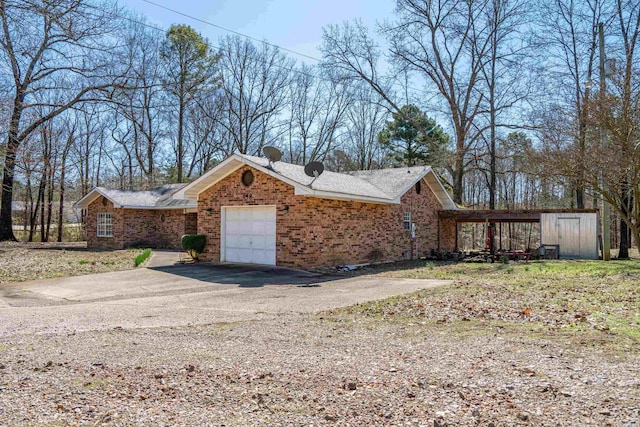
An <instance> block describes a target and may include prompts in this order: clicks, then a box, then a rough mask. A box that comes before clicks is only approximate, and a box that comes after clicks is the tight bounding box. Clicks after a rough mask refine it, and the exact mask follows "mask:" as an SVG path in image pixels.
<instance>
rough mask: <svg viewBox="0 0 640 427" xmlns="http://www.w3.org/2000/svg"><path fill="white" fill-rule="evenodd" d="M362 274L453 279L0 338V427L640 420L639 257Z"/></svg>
mask: <svg viewBox="0 0 640 427" xmlns="http://www.w3.org/2000/svg"><path fill="white" fill-rule="evenodd" d="M365 273H372V274H376V275H378V274H379V275H385V276H387V277H389V276H390V277H413V278H427V277H428V278H438V279H454V280H455V282H454V284H453V285H451V286H448V287H442V288H437V289H430V290H424V291H419V292H417V293H413V294H410V295H406V296H400V297H394V298H390V299H387V300H382V301H374V302H369V303H364V304H360V305H356V306H351V307H347V308H344V309H337V310H332V311H330V312H323V313H316V314H311V315H309V314H305V315H303V314H291V315H284V316H282V315H280V316H268V315H267V314H268V313H266V314H265V316H264V317H265V318H264V320H256V321H249V322H238V323H225V322H222V323H210V324H197V325H192V326H187V327H163V328H126V329H123V328H119V327H118V328H114V329H112V330H106V331H89V332H82V333H65V334H46V335H45V334H41V335H28V334H18V335H14V336H11V337H0V425H27V426H30V425H108V426H122V425H154V426H155V425H172V426H173V425H185V426H187V425H188V426H200V425H202V426H205V425H207V426H209V425H212V426H213V425H216V426H222V425H225V426H253V425H260V426H280V425H281V426H285V425H287V426H288V425H294V426H297V425H314V426H318V425H340V426H371V425H380V426H429V427H432V426H436V427H437V426H625V427H632V426H633V427H638V426H640V308H639V307H640V286H639V285H638V284H639V283H640V263H638V262H637V261H629V262H617V261H616V262H611V263H606V264H605V263H602V262H571V261H564V262H540V263H539V262H531V263H529V264H492V265H466V264H432V263H424V262H420V263H413V264H405V265H398V266H395V268H394V269H388V270H387V271H380V270H370V271H365ZM0 313H1V311H0Z"/></svg>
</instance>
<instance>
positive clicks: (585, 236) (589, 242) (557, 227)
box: [540, 213, 598, 259]
mask: <svg viewBox="0 0 640 427" xmlns="http://www.w3.org/2000/svg"><path fill="white" fill-rule="evenodd" d="M540 233H541V244H543V245H559V246H560V258H578V259H598V215H597V214H596V213H543V214H541V215H540Z"/></svg>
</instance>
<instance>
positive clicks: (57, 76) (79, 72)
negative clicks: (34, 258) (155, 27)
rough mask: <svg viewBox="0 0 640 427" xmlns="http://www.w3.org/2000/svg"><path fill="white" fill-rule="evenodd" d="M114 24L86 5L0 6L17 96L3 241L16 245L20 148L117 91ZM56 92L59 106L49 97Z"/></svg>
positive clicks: (23, 0) (17, 0) (69, 1)
mask: <svg viewBox="0 0 640 427" xmlns="http://www.w3.org/2000/svg"><path fill="white" fill-rule="evenodd" d="M103 7H104V8H109V7H112V6H110V5H107V4H104V5H103ZM113 24H114V19H113V15H112V14H111V13H108V12H104V11H103V9H102V8H96V7H93V6H92V5H91V4H89V2H88V1H85V0H60V1H57V2H42V1H38V0H0V25H1V26H2V30H1V34H0V47H1V53H2V59H3V62H4V66H5V69H8V70H10V73H11V76H12V85H13V91H14V95H13V101H12V110H11V117H10V119H9V125H8V129H7V138H6V142H5V145H4V150H5V159H4V167H3V176H2V204H1V207H0V240H15V236H14V235H13V230H12V212H11V202H12V199H13V186H14V174H15V164H16V163H15V162H16V153H17V149H18V147H19V146H20V144H21V143H22V142H23V141H24V140H25V139H26V138H27V137H28V136H29V134H31V133H32V132H33V131H35V130H36V129H38V128H40V127H41V126H42V125H43V124H45V123H46V122H47V121H49V120H50V119H52V118H53V117H55V116H57V115H59V114H61V113H62V112H64V111H66V110H67V109H69V108H70V107H72V106H73V105H75V104H77V103H79V102H81V101H83V100H86V99H88V98H96V97H97V96H100V95H101V94H100V92H103V91H106V90H108V89H110V88H112V87H113V85H114V70H113V67H112V65H111V59H112V55H113V50H112V48H113V46H114V42H116V41H117V38H116V37H112V36H113V33H112V30H114V29H115V26H114V25H113ZM52 90H54V91H56V97H57V98H56V99H55V100H53V99H52V98H51V97H48V96H46V94H47V93H49V92H50V91H52ZM43 105H44V106H49V107H51V108H50V109H49V110H48V112H47V114H46V115H44V116H36V115H33V114H25V113H27V112H29V111H35V110H34V109H37V108H38V107H40V106H43Z"/></svg>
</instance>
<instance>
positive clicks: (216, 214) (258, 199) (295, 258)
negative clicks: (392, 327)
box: [198, 166, 441, 268]
mask: <svg viewBox="0 0 640 427" xmlns="http://www.w3.org/2000/svg"><path fill="white" fill-rule="evenodd" d="M247 169H252V168H250V167H249V166H245V167H243V168H240V169H239V170H237V171H235V172H234V173H232V174H230V175H229V176H228V177H226V178H225V179H223V180H222V181H220V182H219V183H217V184H216V185H214V186H213V187H211V188H209V189H207V190H206V191H204V192H203V193H201V194H200V196H199V201H198V233H200V234H205V235H206V236H207V247H206V250H205V251H206V252H205V254H204V259H206V260H214V261H219V260H220V229H221V227H220V215H221V208H222V207H223V206H242V205H276V233H277V234H276V263H277V264H278V265H282V266H288V267H296V268H313V267H321V266H332V265H344V264H358V263H366V262H371V261H383V260H389V261H390V260H401V259H410V258H411V257H416V255H417V256H423V255H425V254H426V253H427V252H429V251H430V250H431V249H432V248H437V246H438V215H437V211H438V210H439V209H441V206H440V204H439V203H438V202H437V200H436V198H435V196H434V195H433V193H431V191H430V190H429V187H428V186H427V184H426V182H425V183H423V185H422V191H421V193H420V194H417V193H416V191H415V188H412V189H411V190H409V191H408V192H407V193H406V194H405V195H404V196H403V197H402V204H401V205H389V204H375V203H362V202H351V201H340V200H329V199H319V198H315V197H304V196H295V195H294V189H293V187H292V186H290V185H288V184H286V183H284V182H282V181H280V180H278V179H275V178H272V177H270V176H269V175H267V174H264V173H262V172H260V171H258V170H255V169H252V170H253V173H254V176H255V179H254V182H253V184H252V185H251V186H249V187H245V186H243V185H242V183H241V182H240V179H241V176H242V173H243V172H244V171H245V170H247ZM209 209H210V212H211V213H207V210H209ZM403 212H410V213H411V219H412V222H414V223H415V224H416V236H417V251H416V250H414V248H413V242H412V240H411V236H410V231H408V230H404V229H403Z"/></svg>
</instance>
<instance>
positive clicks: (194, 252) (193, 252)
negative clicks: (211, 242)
mask: <svg viewBox="0 0 640 427" xmlns="http://www.w3.org/2000/svg"><path fill="white" fill-rule="evenodd" d="M206 243H207V238H206V236H204V235H203V234H185V235H184V236H182V249H184V250H185V251H186V252H187V253H188V254H189V256H190V257H191V258H193V260H194V261H197V260H198V258H200V255H201V254H202V253H203V252H204V246H205V244H206Z"/></svg>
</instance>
